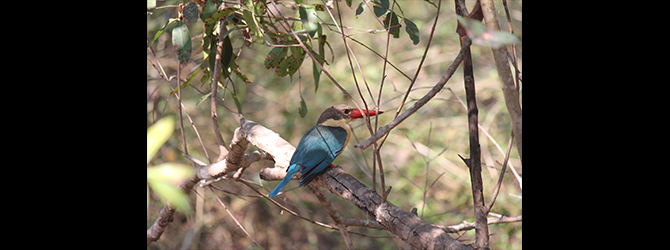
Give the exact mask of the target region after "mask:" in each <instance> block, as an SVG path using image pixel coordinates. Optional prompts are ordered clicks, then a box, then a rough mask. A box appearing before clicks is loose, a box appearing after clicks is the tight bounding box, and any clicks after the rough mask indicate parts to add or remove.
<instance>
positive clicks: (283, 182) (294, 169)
mask: <svg viewBox="0 0 670 250" xmlns="http://www.w3.org/2000/svg"><path fill="white" fill-rule="evenodd" d="M298 170H300V166H298V165H297V164H296V165H291V166H289V167H288V170H287V171H286V176H285V177H284V179H282V180H281V182H279V185H277V187H275V189H273V190H272V192H270V195H268V196H270V197H275V196H276V195H277V194H278V193H279V191H281V190H282V189H283V188H284V186H286V184H288V181H290V180H291V179H293V176H295V175H296V174H297V173H298Z"/></svg>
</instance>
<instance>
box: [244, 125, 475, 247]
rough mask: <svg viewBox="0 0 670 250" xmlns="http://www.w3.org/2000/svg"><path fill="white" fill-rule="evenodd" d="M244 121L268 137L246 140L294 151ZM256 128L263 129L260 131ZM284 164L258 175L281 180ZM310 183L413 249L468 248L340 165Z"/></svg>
mask: <svg viewBox="0 0 670 250" xmlns="http://www.w3.org/2000/svg"><path fill="white" fill-rule="evenodd" d="M246 123H253V124H254V125H253V126H254V130H255V131H258V132H259V133H256V134H254V135H268V136H269V137H268V138H249V136H247V138H248V139H252V140H254V141H255V142H257V143H262V144H269V145H284V146H283V147H275V148H273V149H272V152H268V153H269V154H278V155H279V156H282V157H286V158H287V159H290V157H291V156H292V154H293V152H294V151H295V147H293V146H292V145H290V144H288V143H286V141H285V140H284V139H282V138H281V137H279V135H277V134H276V133H274V132H272V131H271V130H269V129H267V128H265V127H263V126H261V125H258V124H256V123H254V122H252V121H248V120H242V124H243V125H242V126H243V127H244V126H247V125H246ZM260 131H263V132H262V133H260ZM250 142H251V144H253V145H255V146H257V147H259V148H261V147H263V145H262V144H259V145H257V144H255V143H254V142H253V141H250ZM261 149H262V148H261ZM287 156H288V157H287ZM288 164H289V162H285V163H283V164H278V163H277V158H275V167H274V168H265V169H261V171H260V173H259V175H260V177H261V179H263V180H266V181H272V180H281V179H282V178H284V176H285V175H286V168H287V167H288ZM312 183H313V185H316V186H319V187H321V188H324V189H326V190H328V191H330V192H331V193H333V194H335V195H337V196H339V197H341V198H343V199H345V200H347V201H349V202H351V203H352V204H354V205H356V206H357V207H358V208H359V209H361V210H362V211H363V212H365V213H367V214H368V215H370V216H371V217H372V218H374V219H375V220H376V221H377V222H378V223H379V224H381V225H382V226H383V227H384V228H386V229H387V230H388V231H389V232H391V233H393V234H394V235H396V236H397V237H398V238H400V239H402V240H404V241H406V242H408V243H409V244H410V245H412V246H414V247H416V248H419V249H470V246H469V245H465V244H463V243H461V242H460V241H458V240H455V239H453V238H451V237H450V236H449V235H448V234H447V233H446V232H445V231H444V230H442V229H440V228H439V227H438V226H436V225H432V224H429V223H427V222H425V221H422V220H421V219H419V217H418V216H416V215H414V214H412V213H409V212H405V211H403V210H402V209H400V208H399V207H397V206H395V205H393V204H391V203H390V202H382V197H381V196H379V195H378V194H377V193H376V192H375V191H374V190H372V189H371V188H369V187H367V186H365V185H364V184H363V183H361V182H359V181H358V180H356V178H354V177H353V176H351V175H349V174H348V173H346V172H344V170H342V168H341V167H335V168H328V170H326V172H324V173H323V174H322V175H321V176H319V177H317V178H316V179H314V181H312Z"/></svg>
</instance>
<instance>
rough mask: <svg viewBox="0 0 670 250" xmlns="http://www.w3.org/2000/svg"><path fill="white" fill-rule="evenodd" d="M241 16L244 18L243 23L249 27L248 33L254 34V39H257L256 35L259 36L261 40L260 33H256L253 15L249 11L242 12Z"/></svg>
mask: <svg viewBox="0 0 670 250" xmlns="http://www.w3.org/2000/svg"><path fill="white" fill-rule="evenodd" d="M249 2H251V1H249ZM242 16H243V17H244V21H245V22H246V23H247V25H249V32H253V33H254V34H256V35H257V36H256V37H258V35H261V38H262V34H259V33H260V32H258V26H256V23H255V22H254V17H253V13H252V12H251V11H250V10H243V11H242Z"/></svg>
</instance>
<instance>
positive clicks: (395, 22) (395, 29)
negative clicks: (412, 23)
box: [383, 12, 402, 38]
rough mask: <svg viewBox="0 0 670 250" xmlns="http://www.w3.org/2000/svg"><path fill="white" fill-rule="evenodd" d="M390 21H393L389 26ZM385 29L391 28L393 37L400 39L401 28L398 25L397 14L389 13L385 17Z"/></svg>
mask: <svg viewBox="0 0 670 250" xmlns="http://www.w3.org/2000/svg"><path fill="white" fill-rule="evenodd" d="M389 19H390V20H391V25H390V26H389ZM383 22H384V27H385V28H389V27H391V29H389V32H390V33H391V34H392V35H393V38H399V37H400V26H402V25H399V24H398V15H397V14H396V13H395V12H389V13H388V14H387V15H386V16H385V17H384V20H383Z"/></svg>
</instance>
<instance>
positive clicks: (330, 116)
mask: <svg viewBox="0 0 670 250" xmlns="http://www.w3.org/2000/svg"><path fill="white" fill-rule="evenodd" d="M363 113H365V114H366V115H367V116H375V115H379V114H381V113H384V112H383V111H379V113H377V112H376V111H374V110H364V111H362V110H360V109H356V108H353V107H350V106H347V105H345V104H338V105H335V106H332V107H330V108H327V109H326V110H324V111H323V113H321V116H320V117H319V120H317V122H316V126H314V127H312V128H310V129H309V130H307V133H305V135H303V136H302V139H300V143H298V147H296V148H295V152H294V153H293V157H291V163H290V165H289V167H288V168H287V169H286V176H285V177H284V179H282V180H281V182H279V185H277V187H275V189H274V190H272V192H271V193H270V195H269V196H270V197H275V196H276V195H277V194H278V193H279V191H281V190H282V189H283V188H284V186H286V184H288V182H289V181H290V180H291V179H292V178H293V176H295V175H296V174H297V173H298V170H300V187H304V186H306V185H307V184H309V183H310V182H312V180H314V178H316V177H317V176H319V175H321V174H322V173H323V172H324V171H325V170H326V168H327V167H329V166H330V167H334V165H332V164H331V163H332V162H333V161H334V160H335V158H337V157H338V156H339V155H340V154H341V153H342V150H343V149H344V148H345V147H346V146H347V143H349V135H350V134H351V128H349V122H351V121H352V120H355V119H358V118H363V117H364V116H363Z"/></svg>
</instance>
